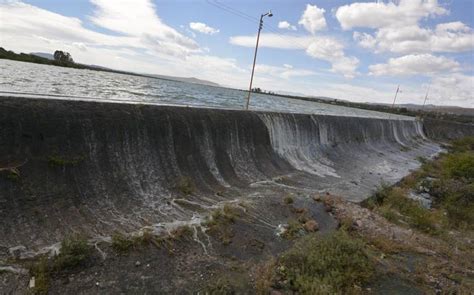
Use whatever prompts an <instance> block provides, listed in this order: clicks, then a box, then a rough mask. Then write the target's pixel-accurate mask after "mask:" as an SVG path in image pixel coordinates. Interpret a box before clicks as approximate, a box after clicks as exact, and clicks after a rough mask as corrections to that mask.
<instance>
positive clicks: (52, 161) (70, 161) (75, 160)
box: [48, 155, 85, 167]
mask: <svg viewBox="0 0 474 295" xmlns="http://www.w3.org/2000/svg"><path fill="white" fill-rule="evenodd" d="M84 159H85V157H84V156H71V157H66V156H60V155H53V156H49V157H48V164H49V166H50V167H72V166H77V165H78V164H79V163H81V162H82V161H84Z"/></svg>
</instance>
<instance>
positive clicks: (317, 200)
mask: <svg viewBox="0 0 474 295" xmlns="http://www.w3.org/2000/svg"><path fill="white" fill-rule="evenodd" d="M313 200H314V201H315V202H320V201H321V196H320V195H314V196H313Z"/></svg>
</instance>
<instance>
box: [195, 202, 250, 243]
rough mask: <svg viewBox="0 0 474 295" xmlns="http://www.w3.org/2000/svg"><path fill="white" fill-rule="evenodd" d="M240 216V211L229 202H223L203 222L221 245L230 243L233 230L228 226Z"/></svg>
mask: <svg viewBox="0 0 474 295" xmlns="http://www.w3.org/2000/svg"><path fill="white" fill-rule="evenodd" d="M239 217H241V211H240V210H239V209H238V208H236V207H235V206H232V205H230V204H225V205H224V206H223V207H222V208H220V209H217V210H214V211H213V212H212V213H211V215H210V217H209V218H208V220H207V221H206V222H204V223H203V225H204V226H206V227H207V228H208V229H207V231H208V232H209V233H210V234H212V235H214V236H216V237H217V238H218V239H219V240H220V241H221V243H222V244H223V245H228V244H230V243H232V238H233V237H234V232H233V231H232V229H231V228H230V227H229V226H230V225H231V224H233V223H235V222H236V221H237V219H238V218H239Z"/></svg>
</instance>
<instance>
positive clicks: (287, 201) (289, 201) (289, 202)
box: [283, 195, 295, 205]
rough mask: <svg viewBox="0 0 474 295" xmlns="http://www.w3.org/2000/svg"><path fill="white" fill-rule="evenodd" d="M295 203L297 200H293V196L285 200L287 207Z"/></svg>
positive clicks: (288, 196)
mask: <svg viewBox="0 0 474 295" xmlns="http://www.w3.org/2000/svg"><path fill="white" fill-rule="evenodd" d="M294 201H295V200H294V199H293V196H292V195H287V196H286V197H285V198H284V199H283V202H285V204H287V205H290V204H293V203H294Z"/></svg>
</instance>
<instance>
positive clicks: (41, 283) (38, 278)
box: [30, 257, 51, 295]
mask: <svg viewBox="0 0 474 295" xmlns="http://www.w3.org/2000/svg"><path fill="white" fill-rule="evenodd" d="M50 273H51V270H50V268H49V265H48V259H47V258H45V257H43V258H41V259H40V260H39V261H38V262H37V263H36V264H34V265H33V266H32V267H31V268H30V274H31V276H34V277H35V286H34V287H33V288H32V290H31V292H32V293H33V294H35V295H45V294H48V290H49V284H50V281H51V278H50V276H51V274H50Z"/></svg>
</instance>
